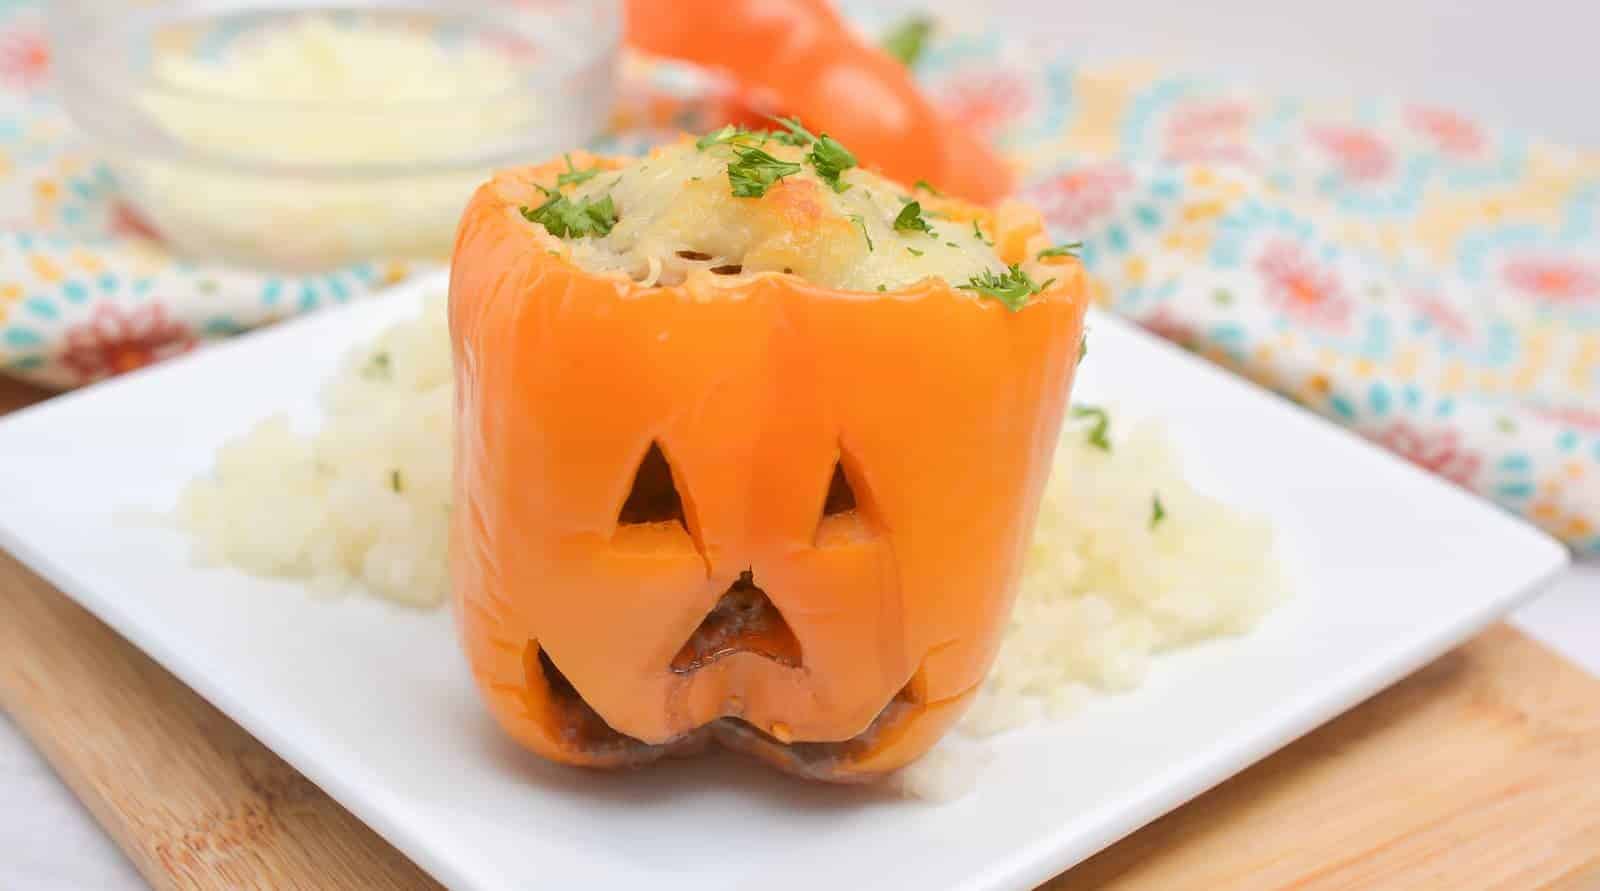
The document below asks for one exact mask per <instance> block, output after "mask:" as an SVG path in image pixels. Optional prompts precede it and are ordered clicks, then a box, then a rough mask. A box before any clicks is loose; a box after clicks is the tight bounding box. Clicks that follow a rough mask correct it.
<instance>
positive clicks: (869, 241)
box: [850, 213, 877, 251]
mask: <svg viewBox="0 0 1600 891" xmlns="http://www.w3.org/2000/svg"><path fill="white" fill-rule="evenodd" d="M850 219H852V220H854V221H855V224H856V225H857V226H860V227H861V237H862V238H865V239H866V240H867V250H869V251H875V250H877V248H875V247H873V246H872V236H871V235H869V234H868V233H867V221H866V220H864V219H862V218H861V214H858V213H853V214H851V215H850Z"/></svg>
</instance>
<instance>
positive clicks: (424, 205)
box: [49, 0, 621, 272]
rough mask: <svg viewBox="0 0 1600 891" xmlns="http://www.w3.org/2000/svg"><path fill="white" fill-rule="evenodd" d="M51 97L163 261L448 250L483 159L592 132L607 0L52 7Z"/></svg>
mask: <svg viewBox="0 0 1600 891" xmlns="http://www.w3.org/2000/svg"><path fill="white" fill-rule="evenodd" d="M49 14H50V30H51V39H52V41H53V42H54V44H55V46H56V48H57V52H56V54H55V57H56V58H57V59H58V60H59V61H58V77H59V80H60V88H61V94H62V98H63V100H64V102H65V103H66V105H67V108H68V110H69V112H70V113H71V114H72V116H73V118H74V120H75V121H76V123H77V124H78V126H79V127H80V128H81V129H82V130H83V131H84V132H85V133H86V135H87V136H88V138H89V140H90V144H91V145H93V146H95V147H96V148H97V149H98V150H99V151H100V152H101V154H102V155H103V156H104V158H105V159H106V160H107V162H108V163H109V164H110V165H111V167H112V169H113V170H114V171H115V172H116V174H117V178H118V180H119V183H120V185H121V187H122V189H123V191H124V193H125V194H126V196H127V197H128V199H129V201H130V202H131V203H132V205H133V207H134V209H135V210H136V211H137V212H138V213H139V215H141V216H142V217H143V218H144V219H145V221H146V222H148V223H149V224H150V225H151V226H152V228H154V229H155V230H156V231H157V232H159V233H160V235H161V236H162V237H163V238H164V239H165V240H166V241H168V242H169V243H170V244H172V245H173V246H174V247H175V248H176V249H178V250H179V251H181V252H183V253H185V254H188V255H190V256H192V257H195V258H204V259H220V260H223V261H226V262H231V263H235V264H241V265H246V266H250V267H255V268H262V269H268V270H272V271H290V272H304V271H315V270H320V269H326V268H329V267H333V266H336V265H339V264H343V263H347V262H355V261H362V260H372V259H423V260H436V259H443V258H444V257H446V256H448V253H449V250H450V245H451V241H452V239H453V236H454V231H455V225H456V222H457V219H458V217H459V215H460V213H461V209H462V208H463V207H464V206H465V204H466V200H467V198H468V197H469V195H470V194H471V191H472V189H473V188H474V187H476V186H477V185H478V183H480V182H482V181H483V180H484V179H485V178H487V176H488V175H489V173H490V172H491V171H492V170H493V169H494V168H496V167H503V166H508V165H511V164H516V163H529V162H534V161H539V160H543V159H546V158H548V157H551V156H553V155H556V154H559V153H561V152H562V151H565V150H567V149H569V148H571V147H573V146H576V145H582V144H584V143H585V142H587V141H589V140H590V139H591V138H593V137H594V136H595V135H597V134H598V133H599V132H600V130H601V129H602V128H603V126H604V125H605V123H606V119H607V116H608V114H609V111H610V108H611V103H612V98H613V93H614V87H615V83H614V77H615V66H616V58H617V54H618V46H619V42H620V36H621V10H620V0H434V2H415V0H414V2H404V0H369V2H362V0H354V2H350V0H346V2H343V3H338V2H334V3H328V2H293V0H280V2H263V0H256V2H248V0H133V2H129V0H53V2H52V3H51V4H50V13H49Z"/></svg>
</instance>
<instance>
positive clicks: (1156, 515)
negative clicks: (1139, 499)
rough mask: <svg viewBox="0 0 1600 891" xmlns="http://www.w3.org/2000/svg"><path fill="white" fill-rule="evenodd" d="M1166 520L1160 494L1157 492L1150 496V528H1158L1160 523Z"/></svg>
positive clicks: (1165, 512)
mask: <svg viewBox="0 0 1600 891" xmlns="http://www.w3.org/2000/svg"><path fill="white" fill-rule="evenodd" d="M1166 518H1167V509H1166V507H1164V506H1163V505H1162V504H1161V493H1159V492H1157V493H1156V494H1154V495H1151V496H1150V528H1151V529H1154V528H1156V527H1157V526H1160V525H1161V521H1162V520H1165V519H1166Z"/></svg>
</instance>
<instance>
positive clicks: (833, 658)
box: [450, 153, 1086, 781]
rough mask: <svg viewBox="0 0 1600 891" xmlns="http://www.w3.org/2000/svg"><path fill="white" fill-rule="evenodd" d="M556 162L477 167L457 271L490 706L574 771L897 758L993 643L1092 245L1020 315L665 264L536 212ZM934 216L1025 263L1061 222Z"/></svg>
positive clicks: (1066, 383)
mask: <svg viewBox="0 0 1600 891" xmlns="http://www.w3.org/2000/svg"><path fill="white" fill-rule="evenodd" d="M573 163H576V164H577V165H578V166H579V167H589V166H591V165H596V164H598V165H601V166H604V167H607V168H615V167H617V166H619V165H620V163H621V162H618V161H612V160H606V159H597V158H594V157H592V156H589V155H586V154H584V153H574V157H573ZM565 169H567V167H566V166H564V165H563V164H560V163H555V164H548V165H544V166H542V167H536V168H530V169H521V170H513V171H508V172H505V173H502V174H500V175H498V176H497V177H496V178H495V179H494V180H493V181H491V182H489V183H487V184H485V185H484V186H482V187H481V188H480V189H479V190H478V191H477V193H476V194H475V195H474V196H473V198H472V200H471V202H470V204H469V206H468V207H467V209H466V212H465V216H464V217H463V220H462V223H461V228H460V231H459V236H458V240H457V244H456V249H455V257H454V263H453V266H452V272H451V281H450V330H451V339H452V345H453V348H454V361H455V378H456V394H457V397H456V398H457V403H456V443H455V446H456V448H455V461H456V463H455V496H456V500H455V511H454V516H453V521H452V522H453V528H452V571H453V578H454V593H455V604H456V606H457V613H458V618H459V620H460V626H461V633H462V636H463V640H464V644H465V649H466V652H467V655H468V657H469V659H470V662H471V665H472V669H473V672H474V675H475V677H476V679H477V683H478V686H479V688H480V690H481V692H482V695H483V697H484V698H485V700H486V701H487V703H488V705H489V707H490V709H491V710H492V711H493V713H494V714H495V716H496V717H497V718H498V720H499V721H500V723H501V724H502V725H503V726H504V727H505V729H506V730H507V731H508V732H509V733H510V734H511V735H512V736H514V737H515V738H516V739H518V740H520V741H521V742H522V743H523V744H525V745H526V746H528V747H529V748H531V749H533V750H535V751H537V752H539V753H541V754H543V755H545V756H547V757H550V758H553V759H557V760H560V761H565V762H569V763H575V764H584V765H593V766H612V765H621V764H631V763H638V762H641V761H647V760H650V759H654V758H657V757H660V756H661V755H663V754H669V753H674V752H681V751H686V750H693V749H696V748H698V747H700V746H701V745H703V744H704V743H706V742H708V741H711V740H713V739H715V740H717V741H720V742H721V743H723V744H725V745H728V746H732V747H736V748H740V749H746V750H749V751H752V752H754V753H756V754H757V755H759V756H761V757H763V758H765V759H767V760H769V761H771V762H773V763H775V764H777V765H779V766H781V767H783V768H785V769H788V770H791V771H794V772H797V773H801V774H804V775H808V776H813V777H819V778H823V779H828V780H837V781H848V780H861V779H867V778H871V777H873V776H876V775H879V774H882V773H883V772H885V771H888V770H892V769H895V768H897V767H900V766H902V765H904V764H906V763H907V762H909V761H911V760H912V759H914V758H916V757H917V756H918V755H920V754H922V753H923V752H924V751H926V750H927V749H928V747H929V746H931V745H932V744H933V743H934V742H935V741H936V740H937V739H938V737H939V736H940V735H941V734H942V733H943V732H944V731H945V730H946V729H947V728H948V727H949V726H950V725H951V723H952V722H954V721H955V720H956V719H957V718H958V717H959V715H960V714H961V711H962V709H963V708H964V707H965V705H966V704H967V703H968V702H969V700H970V698H971V697H972V695H973V693H974V691H975V690H976V689H977V687H978V685H979V684H980V683H981V681H982V680H983V677H984V675H985V673H986V672H987V670H988V668H989V665H990V663H991V661H992V660H993V657H994V654H995V651H996V648H997V646H998V644H999V641H1000V636H1001V632H1002V629H1003V625H1004V623H1005V621H1006V617H1007V615H1008V613H1009V611H1010V608H1011V603H1012V598H1013V596H1014V592H1015V587H1016V583H1017V580H1018V577H1019V573H1020V570H1021V563H1022V556H1023V551H1024V547H1025V545H1026V543H1027V541H1028V539H1029V536H1030V534H1031V531H1032V527H1033V522H1034V517H1035V513H1036V510H1037V507H1038V502H1039V499H1040V497H1041V492H1042V488H1043V485H1044V482H1045V479H1046V476H1047V474H1048V473H1049V471H1050V462H1051V456H1052V454H1053V451H1054V447H1055V443H1056V437H1057V434H1058V431H1059V427H1060V423H1061V416H1062V411H1063V408H1064V406H1065V405H1066V402H1067V397H1068V390H1069V388H1070V385H1071V381H1072V376H1073V370H1074V368H1075V366H1076V360H1077V358H1078V355H1079V339H1080V335H1081V332H1082V321H1083V314H1084V310H1085V306H1086V297H1085V288H1084V277H1083V274H1082V270H1081V267H1080V266H1079V265H1078V264H1077V261H1076V260H1074V259H1071V258H1069V257H1061V258H1055V259H1053V260H1052V261H1051V262H1052V263H1053V264H1054V265H1053V266H1052V268H1051V273H1052V274H1053V275H1054V277H1055V280H1054V283H1053V284H1052V285H1050V286H1048V287H1047V289H1046V290H1044V291H1043V292H1041V293H1038V294H1036V295H1034V296H1033V297H1031V298H1030V299H1029V300H1028V302H1027V303H1026V304H1025V305H1022V306H1021V308H1020V309H1018V310H1016V311H1013V310H1011V309H1008V308H1007V307H1006V306H1004V305H1002V304H1001V303H1000V302H997V301H995V300H990V299H982V298H979V297H978V296H976V295H974V294H973V293H971V292H968V291H963V290H958V289H957V288H955V287H952V286H951V285H950V284H949V283H947V282H945V281H943V280H940V279H937V278H927V279H924V280H922V281H920V282H918V283H917V284H915V285H913V286H911V287H908V288H905V289H903V290H900V291H897V292H888V293H854V292H843V291H836V290H830V289H828V288H824V287H820V286H817V285H813V284H810V283H807V282H805V281H803V280H801V279H800V278H798V277H797V276H794V275H788V274H781V273H777V272H765V273H760V274H756V275H751V276H748V277H745V278H743V279H740V280H726V281H717V282H711V281H707V280H706V279H705V278H695V277H690V278H689V279H688V280H687V281H686V282H684V283H683V284H681V285H674V286H664V287H662V286H645V285H642V284H639V283H637V282H635V281H633V280H632V279H630V278H628V277H627V276H625V275H623V274H621V273H615V272H612V273H598V272H591V271H586V270H585V269H583V268H580V267H579V266H578V265H577V264H576V263H575V262H573V261H572V254H571V246H570V244H569V243H568V242H565V241H563V240H561V239H558V238H555V237H554V236H552V235H550V234H549V233H548V232H546V231H545V229H544V228H543V227H542V226H537V225H533V224H531V223H529V222H528V221H527V220H526V219H524V217H523V215H522V214H521V213H520V208H523V207H526V206H528V205H530V204H535V203H537V202H539V201H540V200H542V199H541V197H540V195H539V193H538V192H537V191H536V189H535V186H536V184H537V185H543V186H546V187H550V186H553V184H554V181H555V179H556V176H557V174H558V173H560V172H561V171H562V170H565ZM780 191H781V190H778V189H774V190H773V191H772V192H771V193H769V195H768V196H767V197H766V198H761V199H751V200H783V198H782V196H781V195H779V192H780ZM941 210H942V211H943V212H944V213H945V214H946V215H947V216H950V217H952V218H962V217H965V218H968V219H978V220H981V221H982V222H983V223H984V225H985V226H986V227H987V228H988V229H989V231H991V232H993V233H994V241H995V243H996V245H997V247H996V250H997V251H998V252H999V253H1000V255H1001V259H1003V260H1005V261H1007V262H1016V261H1020V260H1021V259H1023V257H1022V252H1023V251H1025V250H1029V251H1037V248H1038V246H1039V239H1041V238H1042V237H1043V236H1042V229H1041V228H1040V225H1039V223H1038V218H1037V215H1036V214H1030V213H1017V212H1014V211H1009V210H1008V211H1001V212H998V213H997V212H991V211H987V210H983V209H980V208H977V207H972V206H965V205H960V204H958V203H956V202H949V203H947V204H945V205H943V206H941Z"/></svg>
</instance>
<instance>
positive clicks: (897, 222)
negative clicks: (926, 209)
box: [894, 201, 934, 236]
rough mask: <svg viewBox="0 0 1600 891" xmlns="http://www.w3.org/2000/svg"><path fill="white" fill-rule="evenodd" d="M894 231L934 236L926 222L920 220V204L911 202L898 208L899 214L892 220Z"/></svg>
mask: <svg viewBox="0 0 1600 891" xmlns="http://www.w3.org/2000/svg"><path fill="white" fill-rule="evenodd" d="M894 231H896V232H926V233H928V235H930V236H932V235H933V234H934V232H933V229H932V228H931V227H930V226H929V225H928V221H927V220H925V219H923V218H922V203H921V202H918V201H912V202H911V203H909V204H907V205H906V206H905V207H902V208H900V213H899V214H897V215H896V216H895V218H894Z"/></svg>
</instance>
